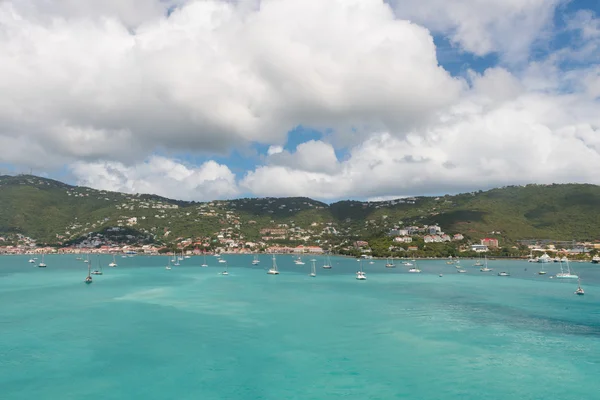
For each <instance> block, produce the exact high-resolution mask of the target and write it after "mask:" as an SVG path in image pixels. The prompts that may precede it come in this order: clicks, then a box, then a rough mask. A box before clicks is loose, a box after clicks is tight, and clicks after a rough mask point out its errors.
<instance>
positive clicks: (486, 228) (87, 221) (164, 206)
mask: <svg viewBox="0 0 600 400" xmlns="http://www.w3.org/2000/svg"><path fill="white" fill-rule="evenodd" d="M599 205H600V187H599V186H595V185H581V184H565V185H527V186H510V187H504V188H499V189H492V190H489V191H485V192H484V191H479V192H473V193H465V194H459V195H455V196H451V195H446V196H442V197H436V198H434V197H417V198H410V199H398V200H394V201H384V202H359V201H340V202H336V203H333V204H331V205H327V204H325V203H322V202H319V201H315V200H312V199H309V198H303V197H293V198H261V199H258V198H248V199H237V200H230V201H214V202H209V203H197V202H184V201H177V200H171V199H166V198H162V197H159V196H154V195H132V194H123V193H115V192H108V191H101V190H94V189H90V188H85V187H77V186H71V185H67V184H64V183H61V182H58V181H54V180H50V179H44V178H39V177H35V176H28V175H20V176H0V235H3V236H5V237H10V236H11V235H13V236H14V235H16V234H22V235H25V236H28V237H31V238H33V239H36V240H37V241H38V243H50V244H58V243H60V244H68V243H76V242H77V241H78V240H81V239H82V238H86V237H88V236H89V234H90V233H92V232H94V233H101V234H108V235H109V236H110V235H111V234H110V232H111V231H110V230H108V228H110V227H115V226H121V227H123V228H128V229H131V231H130V232H129V233H127V234H126V235H129V237H127V236H126V239H128V240H131V237H134V238H137V239H136V240H138V242H139V241H140V240H141V241H143V242H144V243H150V242H153V243H163V244H165V245H170V244H172V243H173V242H175V241H176V239H181V238H198V237H204V238H210V243H213V242H214V241H215V240H216V235H217V234H218V233H219V232H224V233H225V234H226V235H227V234H235V235H236V237H239V238H242V239H244V240H248V241H257V240H260V238H261V237H262V236H264V235H263V234H261V230H262V229H263V228H275V229H276V228H278V227H283V228H285V229H287V230H288V231H289V232H297V234H294V235H292V234H289V235H286V237H285V238H279V239H277V238H275V239H273V240H272V241H270V242H269V243H273V244H277V243H278V244H287V245H293V244H295V245H297V244H300V243H304V244H319V245H321V246H323V247H324V248H332V247H334V246H341V247H343V248H345V249H346V250H345V251H346V252H347V253H349V254H354V253H357V251H356V250H355V249H353V248H352V242H353V241H355V240H367V241H369V243H370V247H371V248H372V251H373V254H376V255H382V256H402V255H403V254H406V255H408V254H409V253H410V256H418V255H419V254H429V255H431V254H435V255H439V256H450V255H455V254H456V252H457V243H453V244H444V243H427V244H425V243H424V242H423V241H422V239H419V238H416V237H415V240H414V242H413V243H410V244H407V243H402V244H398V243H393V242H392V238H391V237H389V236H388V235H387V233H388V232H389V230H390V229H392V228H396V227H403V226H409V225H418V226H423V225H435V224H437V225H439V226H440V227H441V228H442V229H443V231H445V232H446V233H449V234H454V233H462V234H463V235H464V236H465V241H464V242H461V243H458V244H466V243H469V242H478V241H479V239H481V238H484V237H488V236H491V237H495V238H498V239H499V241H500V245H501V249H499V250H498V252H499V254H504V255H511V254H515V253H519V254H520V253H522V252H523V251H525V250H524V248H519V246H518V243H517V241H518V240H521V239H553V240H565V241H567V240H578V241H582V240H586V241H587V240H589V241H594V240H598V239H600V214H598V213H597V212H596V209H597V208H598V206H599ZM131 218H135V219H137V221H134V222H130V219H131ZM121 233H122V232H121ZM112 236H114V235H112ZM112 236H111V237H112ZM113 239H115V240H117V239H116V238H113ZM409 246H411V247H412V246H417V248H418V250H416V251H415V250H413V251H410V252H409V250H408V248H409Z"/></svg>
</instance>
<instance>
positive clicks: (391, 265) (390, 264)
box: [385, 258, 396, 268]
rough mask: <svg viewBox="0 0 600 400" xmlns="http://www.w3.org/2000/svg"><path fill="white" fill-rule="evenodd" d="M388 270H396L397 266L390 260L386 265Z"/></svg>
mask: <svg viewBox="0 0 600 400" xmlns="http://www.w3.org/2000/svg"><path fill="white" fill-rule="evenodd" d="M385 267H386V268H396V265H395V264H394V263H393V262H392V261H391V260H390V259H389V258H388V259H387V263H385Z"/></svg>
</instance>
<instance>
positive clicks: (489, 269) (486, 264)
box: [480, 256, 492, 272]
mask: <svg viewBox="0 0 600 400" xmlns="http://www.w3.org/2000/svg"><path fill="white" fill-rule="evenodd" d="M484 262H485V265H484V266H483V268H481V269H480V271H481V272H490V271H491V270H492V269H491V268H488V263H487V256H485V261H484Z"/></svg>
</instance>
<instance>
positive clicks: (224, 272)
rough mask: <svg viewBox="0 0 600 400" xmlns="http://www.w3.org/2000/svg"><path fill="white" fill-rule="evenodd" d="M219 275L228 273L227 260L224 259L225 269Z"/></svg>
mask: <svg viewBox="0 0 600 400" xmlns="http://www.w3.org/2000/svg"><path fill="white" fill-rule="evenodd" d="M221 275H229V272H227V261H225V271H223V272H221Z"/></svg>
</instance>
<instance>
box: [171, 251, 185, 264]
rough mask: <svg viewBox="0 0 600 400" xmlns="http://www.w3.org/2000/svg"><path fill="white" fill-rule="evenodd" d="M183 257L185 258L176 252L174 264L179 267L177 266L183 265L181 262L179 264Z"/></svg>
mask: <svg viewBox="0 0 600 400" xmlns="http://www.w3.org/2000/svg"><path fill="white" fill-rule="evenodd" d="M181 259H183V257H179V256H178V255H177V253H175V254H174V255H173V259H172V260H171V261H172V262H173V266H174V267H177V266H179V265H181V264H179V260H181Z"/></svg>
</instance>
